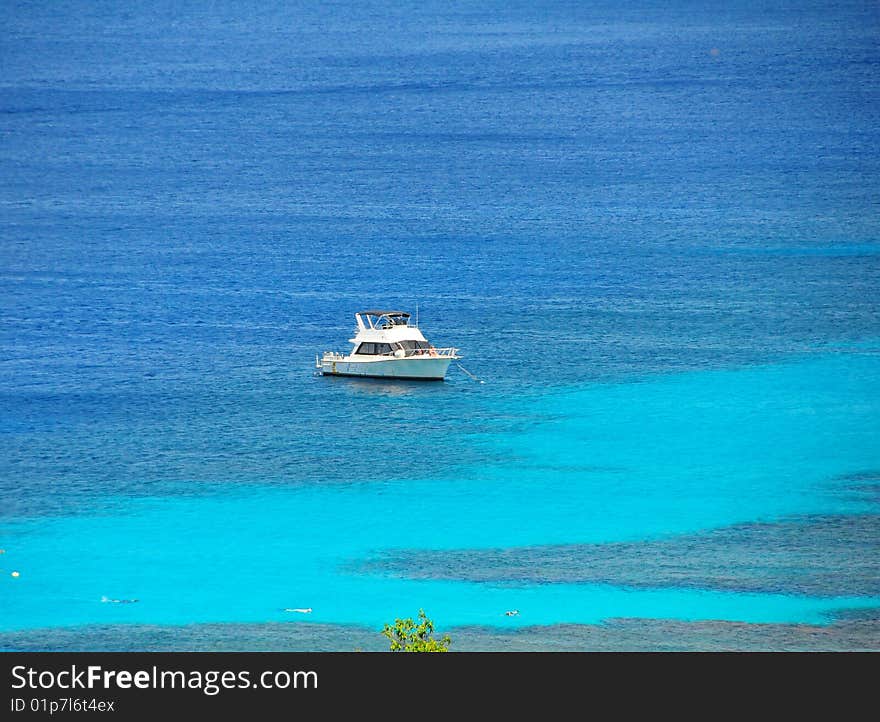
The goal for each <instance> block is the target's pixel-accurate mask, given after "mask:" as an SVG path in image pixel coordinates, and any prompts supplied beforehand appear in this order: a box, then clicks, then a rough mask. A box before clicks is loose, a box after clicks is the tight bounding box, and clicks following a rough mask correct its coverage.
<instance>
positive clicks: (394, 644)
mask: <svg viewBox="0 0 880 722" xmlns="http://www.w3.org/2000/svg"><path fill="white" fill-rule="evenodd" d="M382 634H383V635H384V636H386V637H388V639H390V640H391V651H392V652H448V651H449V645H450V644H452V640H451V639H450V638H449V635H448V634H444V635H443V636H442V637H441V638H440V639H435V638H434V622H432V621H431V620H430V619H428V616H427V615H426V614H425V610H424V609H420V610H419V621H418V623H416V622H415V620H413V619H412V617H407V618H406V619H395V620H394V624H393V625H391V624H386V625H385V627H384V628H383V629H382Z"/></svg>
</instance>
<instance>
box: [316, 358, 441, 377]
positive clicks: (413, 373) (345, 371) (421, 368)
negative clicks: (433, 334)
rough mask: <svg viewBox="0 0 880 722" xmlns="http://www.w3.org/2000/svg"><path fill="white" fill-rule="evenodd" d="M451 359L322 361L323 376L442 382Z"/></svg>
mask: <svg viewBox="0 0 880 722" xmlns="http://www.w3.org/2000/svg"><path fill="white" fill-rule="evenodd" d="M452 361H453V359H452V358H439V357H424V358H405V359H398V358H394V359H385V360H381V361H379V360H377V361H349V360H347V359H345V360H336V361H332V360H322V362H321V373H322V374H323V375H324V376H360V377H363V378H376V379H406V380H412V381H443V379H444V378H446V371H447V370H448V369H449V364H450V363H452Z"/></svg>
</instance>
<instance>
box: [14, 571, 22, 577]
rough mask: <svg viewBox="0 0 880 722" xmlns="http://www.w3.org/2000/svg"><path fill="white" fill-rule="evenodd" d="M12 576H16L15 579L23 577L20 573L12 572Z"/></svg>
mask: <svg viewBox="0 0 880 722" xmlns="http://www.w3.org/2000/svg"><path fill="white" fill-rule="evenodd" d="M12 576H14V577H18V576H21V575H20V574H19V573H18V572H12Z"/></svg>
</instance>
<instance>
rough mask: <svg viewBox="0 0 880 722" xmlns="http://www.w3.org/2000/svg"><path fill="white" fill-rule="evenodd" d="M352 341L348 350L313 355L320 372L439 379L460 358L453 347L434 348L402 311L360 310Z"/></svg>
mask: <svg viewBox="0 0 880 722" xmlns="http://www.w3.org/2000/svg"><path fill="white" fill-rule="evenodd" d="M354 317H355V319H356V320H357V328H356V329H355V337H354V338H352V339H349V342H350V343H352V344H354V346H353V347H352V349H351V352H350V353H348V354H342V353H336V352H334V351H325V352H324V355H323V356H322V357H321V358H318V357H317V356H316V357H315V366H316V368H317V369H318V370H319V371H320V372H321V373H322V374H323V375H324V376H366V377H371V378H383V379H386V378H387V379H425V380H433V381H442V380H443V379H444V378H445V376H446V371H447V369H448V368H449V364H450V363H452V362H453V361H455V360H456V359H458V358H460V357H459V356H458V349H456V348H452V347H449V348H434V347H433V346H432V345H431V344H430V343H428V341H427V339H426V338H425V337H424V336H423V335H422V332H421V331H420V330H419V329H418V326H416V325H415V324H411V323H410V315H409V314H408V313H405V312H404V311H375V310H372V311H360V312H358V313H356V314H355V315H354Z"/></svg>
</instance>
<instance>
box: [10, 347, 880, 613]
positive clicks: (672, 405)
mask: <svg viewBox="0 0 880 722" xmlns="http://www.w3.org/2000/svg"><path fill="white" fill-rule="evenodd" d="M316 383H325V381H324V380H316ZM494 403H495V404H496V405H497V406H496V407H495V408H494V412H495V413H497V414H503V413H509V414H513V415H517V414H519V413H521V412H523V411H529V412H530V413H529V414H528V415H526V416H523V417H522V418H526V419H528V418H529V417H530V416H534V417H535V418H538V419H541V420H540V421H537V422H533V423H529V424H527V428H524V429H521V430H518V431H514V432H507V433H504V434H498V435H495V436H491V435H481V434H468V433H467V432H466V428H467V427H466V425H464V424H462V428H461V429H459V430H458V431H457V432H455V436H456V439H455V444H457V445H458V444H460V445H462V446H468V445H471V444H476V445H479V446H481V447H483V451H484V453H485V451H486V448H485V447H490V448H491V450H492V455H493V456H494V457H495V458H497V461H496V462H494V463H492V464H483V465H481V466H478V467H472V468H469V467H467V466H466V465H465V466H462V467H460V468H458V469H457V470H456V472H455V473H454V474H450V475H448V476H442V475H441V476H438V477H431V478H421V479H419V478H409V479H405V480H399V479H390V480H385V481H369V480H360V479H359V480H353V481H352V482H351V483H341V484H340V483H337V484H330V485H323V486H322V485H312V486H306V487H301V488H287V489H285V488H281V489H279V488H273V487H271V486H266V485H260V484H252V485H249V486H248V487H246V488H239V489H236V490H235V491H219V492H216V493H213V494H211V495H209V496H207V497H201V496H198V495H196V496H194V497H183V498H181V497H178V496H171V497H157V498H152V499H146V500H131V499H128V498H125V497H120V498H117V499H115V500H114V501H113V503H112V505H111V506H110V507H109V509H108V510H107V511H105V512H104V513H102V514H100V515H91V514H81V515H77V516H72V517H66V518H54V519H45V518H35V519H21V520H17V521H14V522H6V523H5V524H4V525H3V528H2V535H0V545H2V546H3V547H4V548H6V549H7V554H6V555H4V557H3V559H2V562H3V567H4V569H5V570H6V571H7V572H8V570H9V569H11V568H15V569H20V570H21V576H20V577H19V578H17V579H13V578H11V577H10V576H9V574H8V573H7V574H4V575H3V581H2V584H3V587H4V591H3V595H2V597H0V600H2V601H0V604H2V606H0V612H2V616H0V619H2V623H3V628H4V629H7V630H8V629H26V628H37V627H45V626H52V625H82V624H88V623H111V622H121V621H124V622H143V623H152V624H160V625H161V624H169V625H170V624H184V623H191V622H202V621H213V622H221V621H228V622H260V621H278V620H284V619H288V620H292V619H295V618H299V619H303V618H307V619H310V620H314V621H325V622H340V623H359V624H366V625H370V626H378V625H381V624H382V623H383V622H384V621H387V620H388V619H389V617H390V616H392V615H394V614H398V613H406V612H407V610H415V609H418V608H419V607H425V608H427V609H430V610H431V613H432V614H433V615H435V616H436V617H437V618H438V619H442V620H443V623H444V624H445V625H460V624H490V625H514V626H515V625H525V624H552V623H556V622H581V623H590V622H599V621H602V620H606V619H609V618H615V617H649V618H672V619H685V620H689V619H728V620H739V621H744V622H783V621H786V622H812V623H824V622H827V621H829V619H830V617H829V614H830V613H831V612H834V611H839V610H842V609H847V608H859V607H872V606H876V605H878V604H880V596H875V597H865V596H852V595H847V594H846V590H845V588H841V594H839V595H837V596H831V597H825V598H811V597H808V596H796V595H782V594H755V593H733V592H720V591H695V590H681V589H675V588H671V589H670V588H667V589H655V590H652V589H647V590H632V589H624V588H615V587H613V586H608V585H592V584H587V585H576V584H553V585H509V586H497V585H488V584H475V583H467V582H449V581H431V580H406V579H399V578H392V577H390V576H387V575H382V574H375V573H373V574H370V573H363V572H359V571H358V570H357V569H355V568H354V563H356V562H358V561H359V560H364V559H367V558H370V557H371V556H374V555H375V554H376V553H377V552H381V551H383V550H389V549H459V548H487V547H506V546H522V545H533V544H547V543H561V542H585V541H594V542H595V541H617V540H633V539H636V540H637V539H645V538H652V537H653V538H658V537H662V536H670V535H675V534H678V533H683V532H688V531H693V530H700V529H706V528H712V527H717V526H723V525H725V524H732V523H736V522H742V521H748V520H755V519H763V520H773V519H777V518H782V517H785V516H788V515H802V514H811V513H812V514H823V513H825V514H827V513H856V512H860V511H861V512H864V511H869V510H871V509H872V504H871V503H870V502H867V501H865V500H864V499H861V498H860V497H859V496H858V495H856V494H853V493H852V491H851V489H848V488H847V487H846V485H845V484H844V483H843V481H841V479H844V478H846V477H848V476H851V475H853V474H857V473H858V472H860V471H863V470H865V469H876V468H880V443H878V442H880V426H878V425H877V424H876V423H874V422H875V420H876V419H877V418H878V411H880V408H878V405H880V354H877V353H875V352H868V353H838V354H826V355H818V356H814V357H808V358H804V359H794V360H791V361H789V362H787V363H783V364H777V365H773V366H754V367H750V368H745V369H734V370H715V371H706V372H693V373H687V374H680V375H672V376H658V377H646V378H643V379H640V380H638V381H629V382H626V383H606V384H591V385H586V386H583V387H572V388H567V389H564V390H558V391H556V392H554V393H552V394H543V393H539V392H538V390H536V389H533V390H532V391H531V392H530V393H529V394H527V395H526V397H525V398H520V399H518V400H517V401H516V402H513V403H511V404H510V408H505V406H504V404H502V403H501V402H499V401H497V400H495V401H494ZM385 453H386V452H384V451H383V449H382V448H381V444H380V448H379V449H378V450H376V451H374V452H371V451H369V450H368V449H365V452H364V457H363V462H364V463H366V464H369V463H370V462H371V461H374V460H376V459H377V458H382V457H383V455H384V454H385ZM401 458H403V459H406V458H408V457H407V455H406V454H402V455H401ZM654 573H655V572H654V570H652V569H650V568H646V569H645V575H646V577H650V575H651V574H654ZM102 597H109V598H113V599H125V598H137V599H138V600H139V601H138V602H137V603H136V604H112V603H106V602H101V598H102ZM286 607H287V608H296V607H311V608H313V610H314V611H313V612H312V613H311V614H310V615H308V616H307V617H306V616H305V615H299V614H296V613H290V612H284V611H283V610H284V608H286ZM513 608H515V609H519V610H520V612H521V614H520V616H518V617H513V618H508V617H505V616H504V614H503V612H504V611H505V610H507V609H513Z"/></svg>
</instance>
